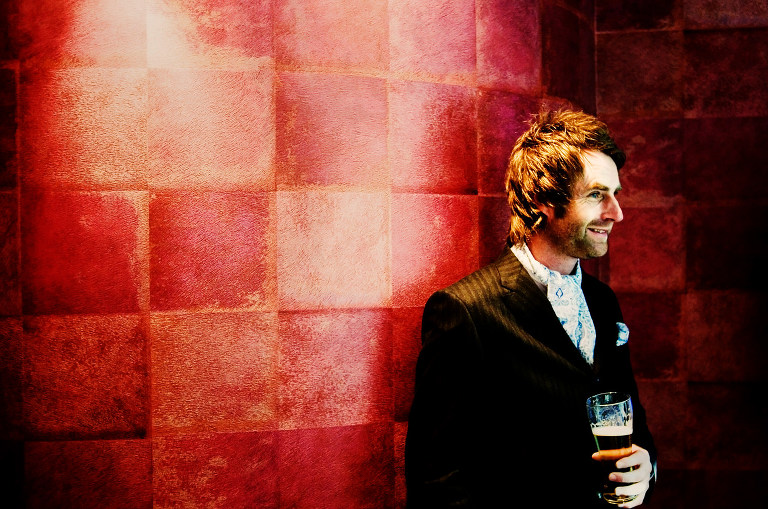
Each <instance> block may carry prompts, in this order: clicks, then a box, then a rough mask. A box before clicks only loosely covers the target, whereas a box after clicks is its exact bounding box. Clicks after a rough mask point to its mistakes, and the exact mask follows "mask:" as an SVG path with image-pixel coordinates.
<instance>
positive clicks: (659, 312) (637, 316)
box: [619, 292, 685, 380]
mask: <svg viewBox="0 0 768 509" xmlns="http://www.w3.org/2000/svg"><path fill="white" fill-rule="evenodd" d="M619 300H620V302H621V309H622V313H623V315H624V322H625V323H626V324H627V326H628V327H629V331H630V348H631V349H632V366H633V368H634V371H635V376H637V377H639V378H648V379H677V380H679V379H681V378H683V377H685V371H684V363H685V342H684V337H683V335H682V331H681V327H680V325H681V307H682V304H681V294H679V293H658V292H654V293H622V294H620V295H619Z"/></svg>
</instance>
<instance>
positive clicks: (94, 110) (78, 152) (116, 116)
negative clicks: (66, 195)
mask: <svg viewBox="0 0 768 509" xmlns="http://www.w3.org/2000/svg"><path fill="white" fill-rule="evenodd" d="M20 102H21V104H20V113H19V116H20V119H21V120H20V122H21V124H20V129H19V139H20V146H21V152H20V153H21V159H20V164H21V168H22V177H23V181H24V182H25V183H28V184H30V185H31V186H35V187H41V186H42V187H49V188H54V189H62V188H68V189H143V188H146V175H145V173H146V169H147V127H146V126H147V122H146V119H147V71H146V70H145V69H111V68H75V69H59V70H49V71H30V72H25V73H22V75H21V89H20Z"/></svg>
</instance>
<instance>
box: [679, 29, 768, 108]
mask: <svg viewBox="0 0 768 509" xmlns="http://www.w3.org/2000/svg"><path fill="white" fill-rule="evenodd" d="M766 46H768V29H759V30H714V31H691V32H686V33H685V63H686V65H685V75H684V77H685V81H684V83H685V116H686V117H688V118H690V117H734V116H744V117H747V116H750V117H751V116H766V115H768V89H766V87H765V82H766V81H767V80H768V52H766V51H764V48H765V47H766Z"/></svg>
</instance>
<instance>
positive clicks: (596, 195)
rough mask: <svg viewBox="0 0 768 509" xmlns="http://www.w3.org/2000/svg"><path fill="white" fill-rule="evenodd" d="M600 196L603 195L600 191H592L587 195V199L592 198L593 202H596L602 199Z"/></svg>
mask: <svg viewBox="0 0 768 509" xmlns="http://www.w3.org/2000/svg"><path fill="white" fill-rule="evenodd" d="M602 196H603V193H601V192H600V191H592V192H591V193H589V194H588V195H587V198H593V199H595V200H598V199H600V198H602Z"/></svg>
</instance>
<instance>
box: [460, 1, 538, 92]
mask: <svg viewBox="0 0 768 509" xmlns="http://www.w3.org/2000/svg"><path fill="white" fill-rule="evenodd" d="M475 8H476V16H477V80H478V84H479V85H481V86H484V87H493V88H501V89H505V90H515V91H521V92H528V93H531V94H534V95H538V94H539V92H540V90H541V36H540V32H541V22H540V19H539V6H538V4H537V3H536V2H521V1H518V2H508V1H504V0H481V1H478V2H476V7H475Z"/></svg>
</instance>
